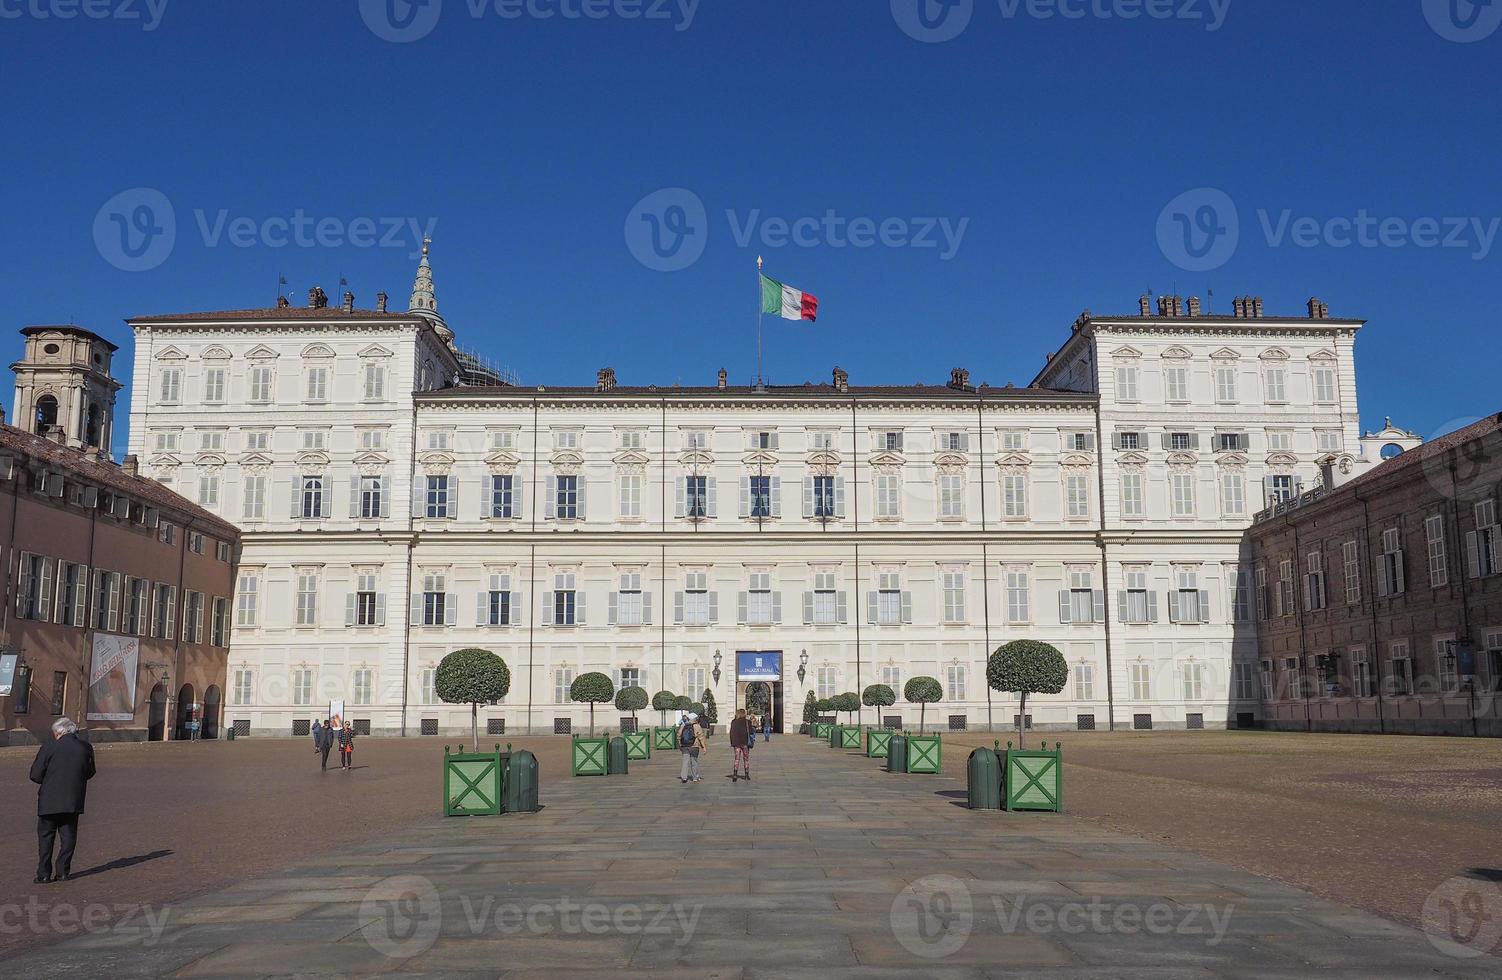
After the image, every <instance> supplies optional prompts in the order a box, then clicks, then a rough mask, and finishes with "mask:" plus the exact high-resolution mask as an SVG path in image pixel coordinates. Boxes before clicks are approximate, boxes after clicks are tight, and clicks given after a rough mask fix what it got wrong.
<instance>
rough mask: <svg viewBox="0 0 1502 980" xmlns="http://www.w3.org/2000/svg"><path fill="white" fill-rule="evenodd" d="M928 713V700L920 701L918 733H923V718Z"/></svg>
mask: <svg viewBox="0 0 1502 980" xmlns="http://www.w3.org/2000/svg"><path fill="white" fill-rule="evenodd" d="M927 715H928V702H927V701H919V702H918V734H919V735H922V734H923V719H924V718H925V717H926V716H927Z"/></svg>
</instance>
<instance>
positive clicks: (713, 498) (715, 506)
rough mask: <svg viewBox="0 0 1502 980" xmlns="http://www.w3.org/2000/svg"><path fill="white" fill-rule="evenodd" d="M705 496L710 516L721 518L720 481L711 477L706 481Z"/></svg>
mask: <svg viewBox="0 0 1502 980" xmlns="http://www.w3.org/2000/svg"><path fill="white" fill-rule="evenodd" d="M704 494H705V496H706V497H707V498H708V501H707V504H708V511H707V512H708V514H709V516H710V517H711V518H715V517H719V516H720V488H719V481H718V480H716V479H715V478H714V477H712V476H711V477H709V478H708V479H706V480H705V481H704Z"/></svg>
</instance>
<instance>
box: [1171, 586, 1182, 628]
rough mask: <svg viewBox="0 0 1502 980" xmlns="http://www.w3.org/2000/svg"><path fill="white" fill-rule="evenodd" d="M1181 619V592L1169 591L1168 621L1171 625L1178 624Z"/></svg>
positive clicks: (1176, 590)
mask: <svg viewBox="0 0 1502 980" xmlns="http://www.w3.org/2000/svg"><path fill="white" fill-rule="evenodd" d="M1179 618H1180V609H1179V590H1178V589H1170V590H1169V591H1168V621H1169V622H1170V623H1177V622H1178V621H1179Z"/></svg>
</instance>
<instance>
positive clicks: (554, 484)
mask: <svg viewBox="0 0 1502 980" xmlns="http://www.w3.org/2000/svg"><path fill="white" fill-rule="evenodd" d="M545 516H546V517H547V519H548V520H550V521H551V520H553V519H554V518H556V517H557V516H558V478H557V477H556V476H550V477H548V499H547V504H546V510H545Z"/></svg>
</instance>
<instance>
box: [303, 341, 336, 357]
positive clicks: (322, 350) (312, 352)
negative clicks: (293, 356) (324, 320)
mask: <svg viewBox="0 0 1502 980" xmlns="http://www.w3.org/2000/svg"><path fill="white" fill-rule="evenodd" d="M302 356H303V357H304V358H312V357H333V356H334V352H333V350H332V349H330V348H329V347H328V346H327V345H325V344H309V345H308V346H306V347H304V348H303V349H302Z"/></svg>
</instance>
